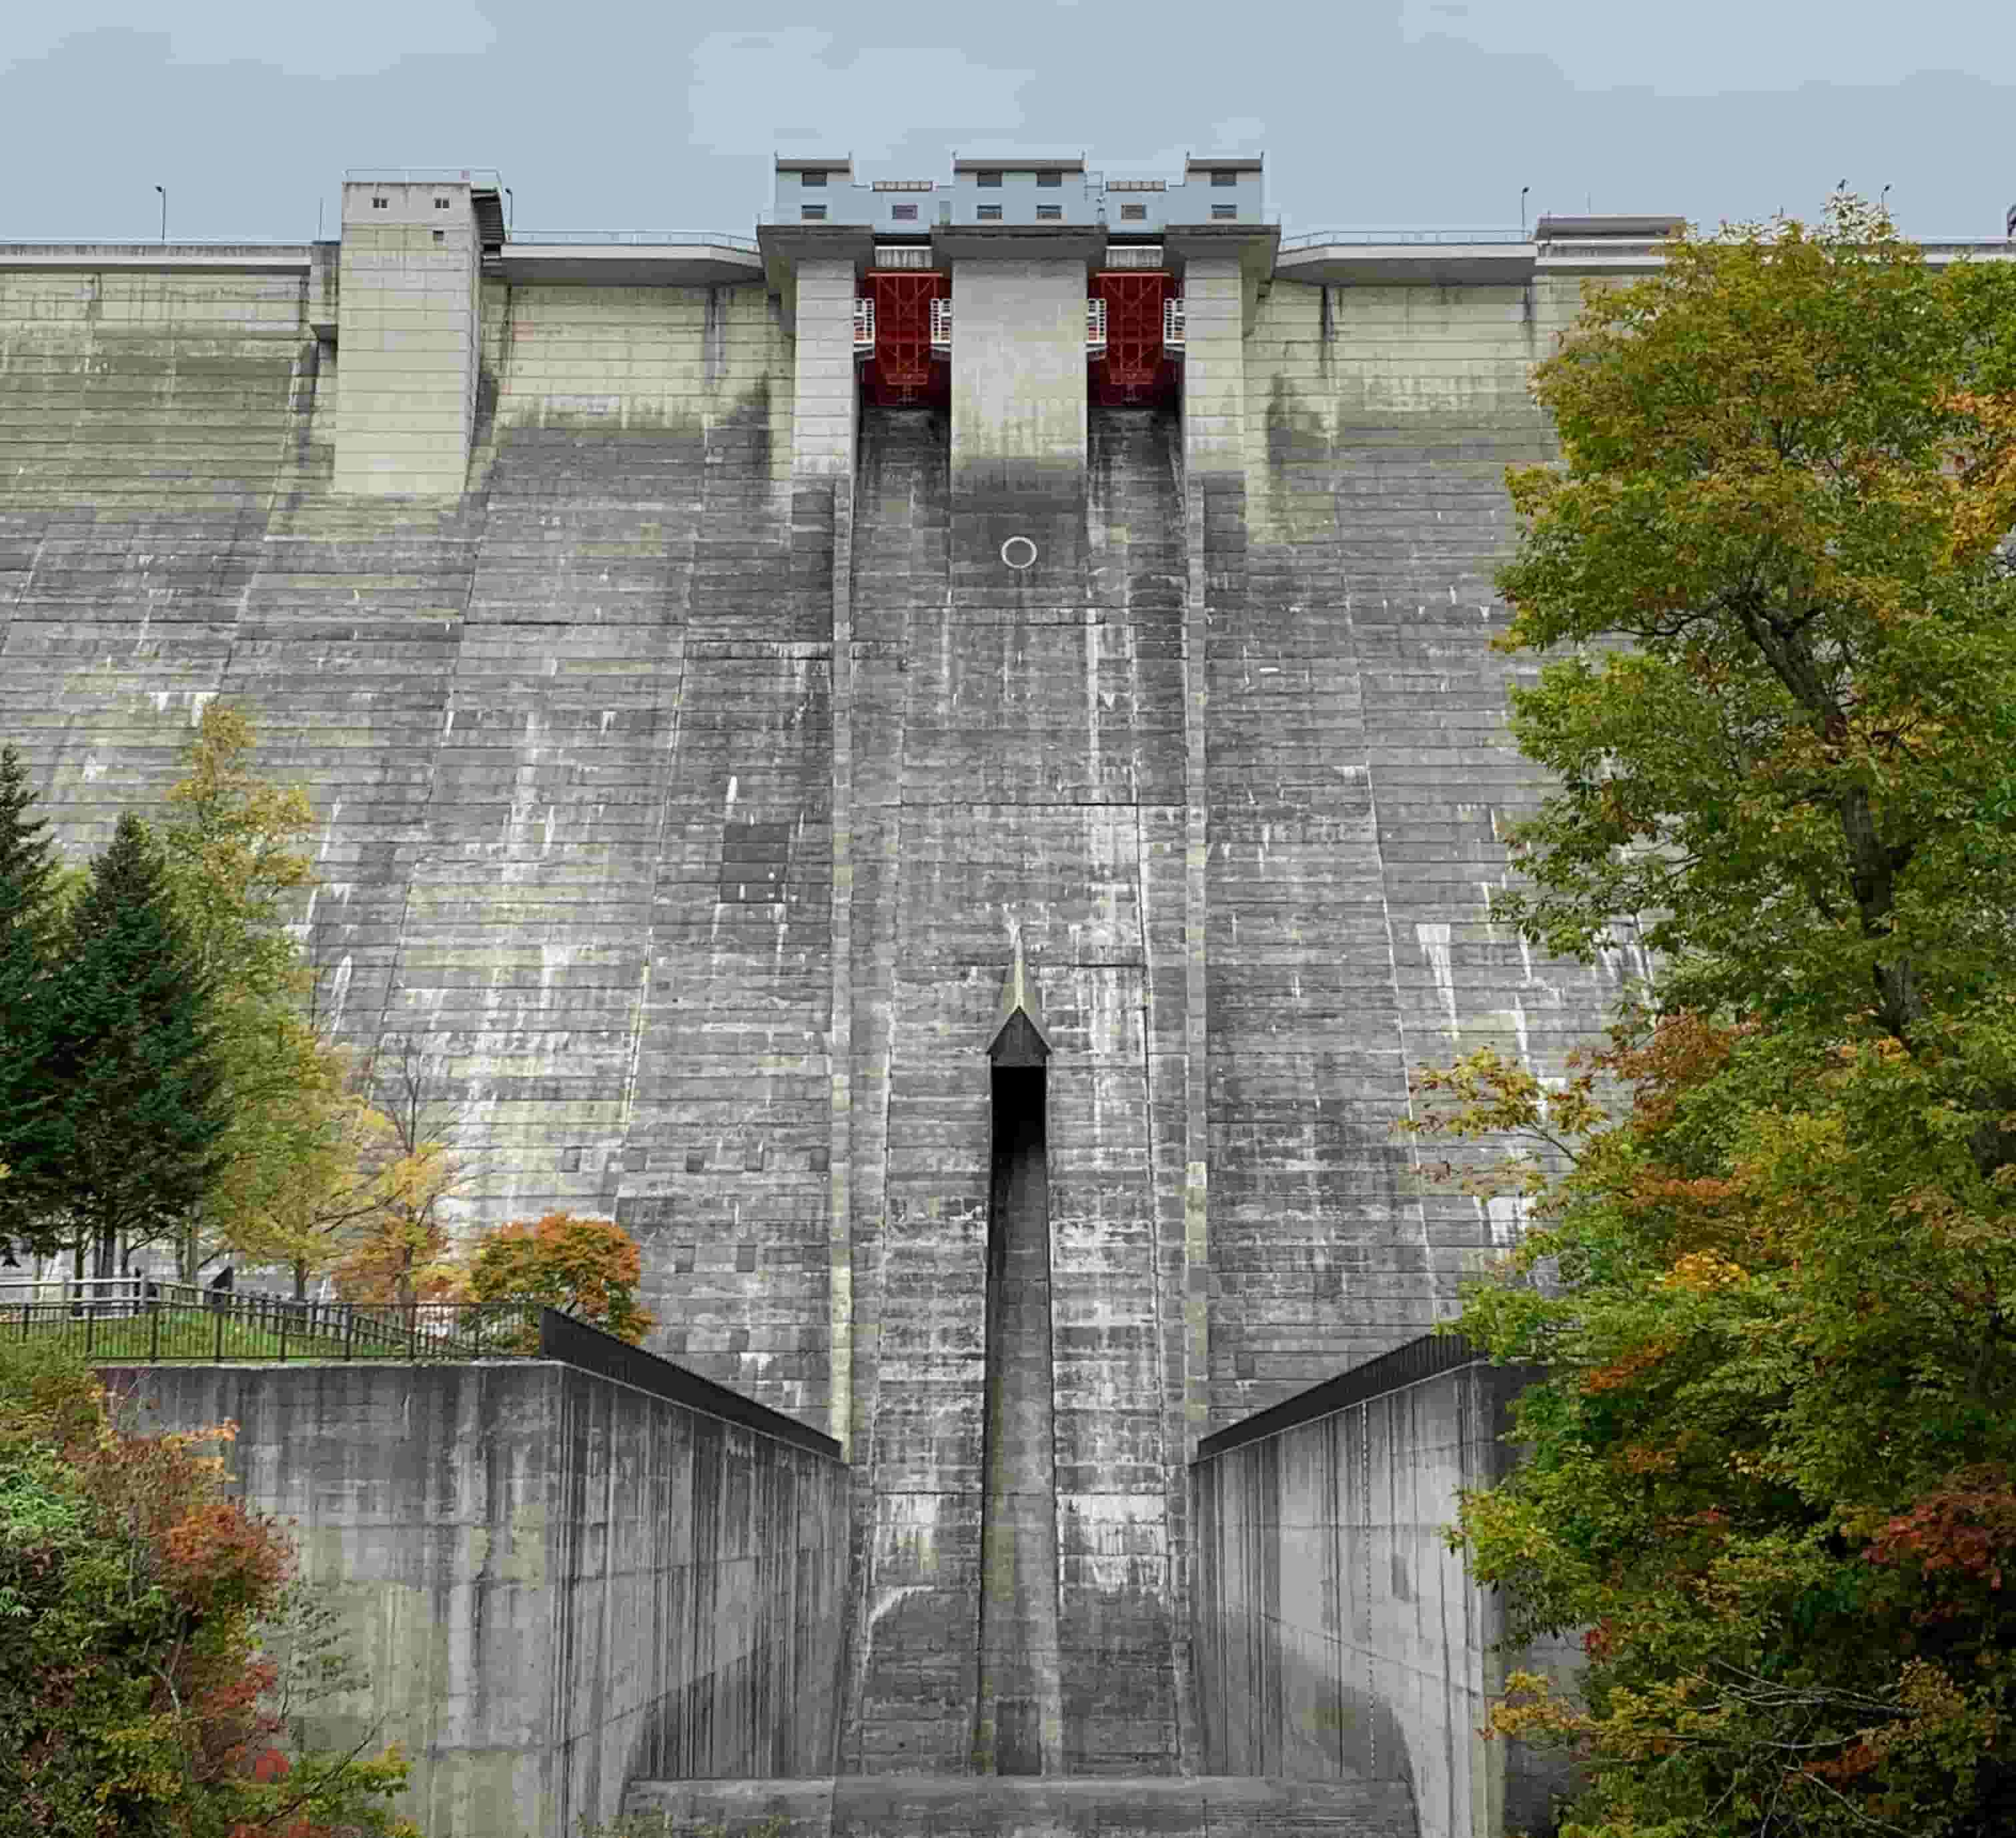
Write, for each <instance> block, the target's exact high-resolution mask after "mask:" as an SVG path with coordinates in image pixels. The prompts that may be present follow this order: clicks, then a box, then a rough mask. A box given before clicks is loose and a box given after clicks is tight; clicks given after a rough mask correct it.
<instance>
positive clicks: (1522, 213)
mask: <svg viewBox="0 0 2016 1838" xmlns="http://www.w3.org/2000/svg"><path fill="white" fill-rule="evenodd" d="M1532 189H1533V188H1532V186H1530V185H1522V186H1520V188H1519V233H1520V235H1521V236H1524V235H1525V233H1526V194H1527V193H1528V192H1530V191H1531V190H1532Z"/></svg>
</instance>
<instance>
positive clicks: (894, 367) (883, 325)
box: [861, 268, 952, 409]
mask: <svg viewBox="0 0 2016 1838" xmlns="http://www.w3.org/2000/svg"><path fill="white" fill-rule="evenodd" d="M951 292H952V280H951V277H950V276H947V275H942V274H938V273H934V272H931V271H929V270H920V269H914V268H912V269H882V270H877V271H874V272H870V273H869V275H867V276H866V277H865V279H864V280H863V283H862V297H863V298H865V299H867V300H871V301H873V302H874V304H875V349H874V353H873V355H872V356H871V357H870V358H869V360H868V362H867V363H866V365H865V366H863V368H862V380H861V390H862V398H863V399H864V400H865V401H867V402H873V403H874V404H876V405H877V406H878V407H881V408H885V409H900V408H908V407H913V406H925V405H933V404H936V405H942V404H944V403H945V402H947V401H949V399H950V396H951V366H949V364H948V363H946V362H945V360H944V359H936V360H935V361H934V359H933V358H932V356H931V302H932V301H934V300H941V299H944V298H945V297H947V296H949V294H951Z"/></svg>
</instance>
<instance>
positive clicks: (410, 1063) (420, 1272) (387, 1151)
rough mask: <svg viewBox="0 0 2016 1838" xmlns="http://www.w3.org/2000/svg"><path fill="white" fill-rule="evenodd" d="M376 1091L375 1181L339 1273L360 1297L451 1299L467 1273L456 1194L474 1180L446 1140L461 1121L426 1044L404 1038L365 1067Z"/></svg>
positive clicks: (370, 1160) (364, 1193)
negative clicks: (454, 1215) (458, 1244)
mask: <svg viewBox="0 0 2016 1838" xmlns="http://www.w3.org/2000/svg"><path fill="white" fill-rule="evenodd" d="M363 1077H364V1083H365V1087H366V1088H367V1089H368V1090H369V1091H370V1093H371V1094H372V1097H373V1108H372V1109H371V1111H370V1113H369V1127H370V1128H371V1129H372V1130H373V1144H372V1148H371V1150H370V1151H369V1156H368V1157H367V1159H365V1161H364V1162H362V1164H361V1166H362V1167H363V1168H364V1169H365V1172H366V1176H367V1178H366V1180H365V1184H364V1185H363V1186H362V1187H361V1188H358V1189H355V1190H354V1191H355V1201H354V1204H355V1206H356V1213H355V1221H354V1223H355V1230H354V1231H353V1232H352V1234H351V1238H350V1244H349V1249H348V1250H347V1252H346V1253H345V1254H344V1258H343V1260H342V1261H341V1262H340V1263H339V1264H338V1265H337V1282H338V1285H339V1286H340V1288H341V1289H342V1291H343V1293H344V1295H345V1296H347V1297H348V1298H349V1299H351V1301H353V1302H372V1303H387V1302H396V1303H407V1302H412V1301H415V1300H418V1299H435V1300H441V1299H452V1298H453V1297H455V1296H457V1295H459V1292H460V1291H461V1289H462V1288H463V1281H464V1278H463V1274H462V1273H461V1272H460V1271H459V1270H458V1269H457V1268H456V1267H455V1262H454V1258H453V1250H452V1245H451V1244H450V1242H449V1234H448V1218H447V1213H446V1202H448V1200H449V1199H450V1198H452V1196H453V1195H455V1193H456V1192H457V1191H459V1190H460V1189H461V1187H463V1184H465V1183H466V1180H467V1179H468V1169H467V1168H466V1166H465V1165H464V1163H463V1162H462V1161H461V1160H460V1159H459V1157H457V1156H456V1155H455V1154H454V1153H453V1152H452V1151H451V1150H450V1149H449V1148H448V1147H447V1145H446V1144H445V1143H443V1142H442V1141H441V1136H442V1135H443V1134H445V1133H446V1132H447V1130H448V1128H449V1126H450V1125H451V1124H452V1116H451V1115H449V1114H448V1107H447V1106H446V1105H444V1104H443V1103H442V1101H441V1098H440V1096H439V1093H438V1081H437V1078H436V1076H435V1075H434V1072H433V1071H432V1069H430V1067H429V1065H428V1064H427V1057H426V1054H424V1053H423V1051H422V1050H421V1047H420V1045H419V1043H418V1042H417V1041H416V1040H413V1039H412V1037H411V1036H392V1037H391V1038H389V1039H388V1040H385V1041H383V1042H382V1043H380V1051H379V1052H378V1053H377V1054H375V1055H374V1056H373V1059H372V1061H371V1062H370V1063H369V1065H367V1066H366V1067H365V1070H364V1075H363Z"/></svg>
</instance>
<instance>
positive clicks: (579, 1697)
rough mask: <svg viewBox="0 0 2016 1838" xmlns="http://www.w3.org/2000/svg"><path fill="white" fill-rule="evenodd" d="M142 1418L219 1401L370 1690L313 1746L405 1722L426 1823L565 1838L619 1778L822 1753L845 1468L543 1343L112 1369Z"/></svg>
mask: <svg viewBox="0 0 2016 1838" xmlns="http://www.w3.org/2000/svg"><path fill="white" fill-rule="evenodd" d="M106 1379H107V1382H108V1383H110V1384H111V1385H112V1386H113V1387H114V1388H115V1389H118V1390H121V1391H126V1392H130V1393H132V1394H134V1395H135V1396H136V1397H138V1399H139V1400H141V1404H142V1409H141V1411H140V1413H139V1424H140V1426H141V1427H142V1428H144V1429H149V1430H163V1429H182V1430H185V1429H196V1428H199V1427H203V1426H206V1425H211V1424H214V1423H217V1422H223V1421H225V1420H229V1421H232V1422H235V1423H236V1425H237V1426H238V1431H237V1439H236V1444H235V1446H234V1447H231V1448H229V1449H227V1450H226V1451H225V1454H226V1455H227V1457H228V1458H229V1465H230V1467H231V1469H232V1472H233V1473H234V1475H235V1476H236V1485H237V1488H238V1490H239V1492H240V1494H242V1495H243V1497H244V1498H245V1500H246V1501H247V1503H248V1504H249V1505H252V1506H254V1508H257V1509H258V1510H260V1511H261V1512H268V1513H272V1514H275V1515H279V1516H280V1517H282V1518H283V1519H291V1520H293V1521H294V1522H295V1523H294V1526H293V1535H294V1536H295V1537H296V1539H297V1541H298V1544H299V1548H300V1550H301V1572H302V1574H303V1576H304V1578H305V1579H306V1580H308V1581H309V1582H310V1583H311V1584H316V1585H318V1586H319V1588H321V1589H322V1591H324V1599H325V1600H326V1601H327V1602H330V1603H332V1604H333V1606H335V1607H336V1608H337V1610H338V1612H339V1613H340V1617H341V1625H342V1627H343V1630H344V1633H345V1634H346V1636H347V1638H348V1640H349V1642H350V1644H351V1650H352V1652H354V1654H355V1657H356V1658H357V1659H358V1660H359V1661H361V1662H362V1664H363V1666H364V1667H365V1670H366V1672H367V1674H368V1677H369V1692H368V1694H360V1695H354V1696H346V1697H342V1698H337V1699H330V1700H329V1701H328V1702H326V1703H324V1704H322V1705H321V1706H318V1707H316V1708H315V1709H314V1710H312V1711H311V1714H310V1716H309V1718H308V1725H307V1731H306V1735H307V1739H308V1741H309V1742H311V1743H313V1744H315V1746H329V1747H336V1746H349V1745H351V1744H353V1743H355V1742H360V1741H365V1740H369V1742H371V1743H372V1744H373V1746H377V1745H380V1744H383V1743H385V1742H394V1741H397V1742H402V1743H404V1744H405V1748H406V1751H407V1754H408V1756H409V1759H410V1761H412V1782H411V1786H410V1789H409V1793H408V1794H407V1796H406V1797H405V1804H404V1807H403V1810H405V1811H407V1812H409V1814H410V1815H412V1817H413V1818H416V1820H417V1821H418V1822H419V1825H420V1826H421V1829H423V1830H424V1831H427V1832H429V1833H441V1834H444V1835H445V1838H558V1835H559V1834H561V1833H567V1834H571V1833H574V1831H575V1829H577V1825H578V1823H579V1822H580V1821H581V1820H582V1819H587V1820H589V1821H591V1822H593V1821H600V1820H607V1819H610V1818H614V1817H615V1815H616V1814H617V1811H618V1809H619V1806H620V1803H621V1796H622V1793H623V1789H624V1787H625V1783H626V1782H628V1781H629V1780H631V1779H682V1778H684V1779H690V1778H704V1777H709V1776H719V1775H735V1776H745V1777H747V1776H776V1775H824V1774H827V1773H830V1771H831V1770H832V1768H833V1754H834V1748H835V1741H836V1731H837V1720H838V1717H839V1710H840V1706H839V1703H838V1686H839V1682H840V1671H841V1642H842V1639H843V1636H844V1623H845V1602H846V1595H847V1514H846V1481H847V1476H846V1470H845V1469H844V1467H843V1466H842V1465H841V1463H840V1462H839V1461H837V1460H836V1459H833V1458H831V1457H829V1456H826V1455H822V1454H816V1453H814V1452H812V1451H810V1450H808V1449H807V1448H805V1447H801V1446H799V1445H798V1444H797V1443H796V1442H795V1441H794V1440H787V1439H785V1438H783V1437H780V1436H779V1435H776V1434H772V1433H765V1432H764V1431H762V1430H760V1429H754V1428H752V1427H750V1426H749V1425H747V1424H744V1423H736V1422H728V1421H725V1419H723V1418H721V1417H718V1416H715V1415H711V1414H709V1413H708V1412H707V1411H706V1410H704V1408H700V1407H697V1406H695V1405H693V1404H680V1403H675V1402H673V1401H671V1400H668V1399H666V1398H664V1397H654V1396H652V1395H651V1394H650V1393H647V1392H644V1391H640V1390H639V1389H635V1388H634V1387H633V1386H629V1385H627V1384H624V1383H621V1382H617V1381H616V1380H614V1379H611V1378H603V1377H601V1376H599V1375H596V1374H595V1373H592V1372H588V1371H581V1370H580V1369H578V1368H575V1367H574V1366H571V1365H567V1364H560V1363H559V1362H557V1361H551V1360H540V1361H527V1360H495V1361H486V1362H478V1363H473V1364H466V1365H425V1366H412V1365H391V1364H387V1365H369V1364H352V1365H287V1366H274V1365H225V1366H156V1367H148V1368H114V1369H110V1370H108V1371H107V1372H106Z"/></svg>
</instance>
